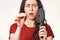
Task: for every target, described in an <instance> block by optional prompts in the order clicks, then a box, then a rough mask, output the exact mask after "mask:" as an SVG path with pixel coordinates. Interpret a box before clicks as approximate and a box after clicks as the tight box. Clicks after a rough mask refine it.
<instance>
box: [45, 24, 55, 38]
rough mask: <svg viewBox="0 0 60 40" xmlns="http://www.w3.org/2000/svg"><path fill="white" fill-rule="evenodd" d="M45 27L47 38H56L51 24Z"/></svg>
mask: <svg viewBox="0 0 60 40" xmlns="http://www.w3.org/2000/svg"><path fill="white" fill-rule="evenodd" d="M45 26H46V30H47V36H48V37H49V36H53V37H54V34H53V31H52V29H51V27H50V25H49V24H45Z"/></svg>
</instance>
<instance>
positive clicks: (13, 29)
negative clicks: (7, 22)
mask: <svg viewBox="0 0 60 40" xmlns="http://www.w3.org/2000/svg"><path fill="white" fill-rule="evenodd" d="M16 29H17V23H13V24H12V25H11V26H10V34H11V33H15V31H16Z"/></svg>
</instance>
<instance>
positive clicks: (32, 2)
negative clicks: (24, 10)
mask: <svg viewBox="0 0 60 40" xmlns="http://www.w3.org/2000/svg"><path fill="white" fill-rule="evenodd" d="M25 4H37V1H36V0H26V2H25Z"/></svg>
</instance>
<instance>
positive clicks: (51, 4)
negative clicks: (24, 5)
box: [0, 0, 60, 40]
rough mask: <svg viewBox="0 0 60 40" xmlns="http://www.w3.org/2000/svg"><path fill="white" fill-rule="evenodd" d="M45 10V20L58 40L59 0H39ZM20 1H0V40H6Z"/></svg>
mask: <svg viewBox="0 0 60 40" xmlns="http://www.w3.org/2000/svg"><path fill="white" fill-rule="evenodd" d="M41 1H42V4H43V6H44V9H45V13H46V19H47V22H48V24H49V25H50V26H51V28H52V30H53V33H54V35H55V37H54V40H60V36H59V33H60V31H59V30H60V25H59V24H60V18H59V17H60V0H41ZM20 3H21V0H0V40H8V38H9V29H10V26H11V24H12V23H14V18H15V16H16V15H18V13H19V8H20Z"/></svg>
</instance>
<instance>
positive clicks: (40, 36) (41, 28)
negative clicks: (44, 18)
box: [39, 26, 47, 40]
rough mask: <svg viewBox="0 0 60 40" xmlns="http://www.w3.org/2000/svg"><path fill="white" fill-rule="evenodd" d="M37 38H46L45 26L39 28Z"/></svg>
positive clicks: (44, 39)
mask: <svg viewBox="0 0 60 40" xmlns="http://www.w3.org/2000/svg"><path fill="white" fill-rule="evenodd" d="M42 36H43V37H42ZM39 38H40V40H46V38H47V31H46V27H45V26H41V27H40V30H39Z"/></svg>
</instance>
